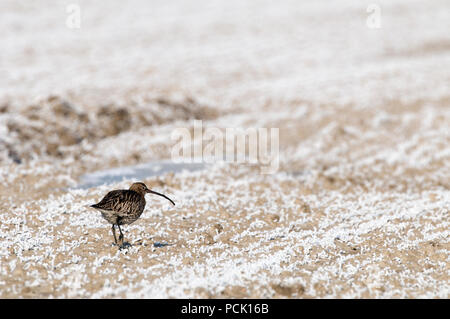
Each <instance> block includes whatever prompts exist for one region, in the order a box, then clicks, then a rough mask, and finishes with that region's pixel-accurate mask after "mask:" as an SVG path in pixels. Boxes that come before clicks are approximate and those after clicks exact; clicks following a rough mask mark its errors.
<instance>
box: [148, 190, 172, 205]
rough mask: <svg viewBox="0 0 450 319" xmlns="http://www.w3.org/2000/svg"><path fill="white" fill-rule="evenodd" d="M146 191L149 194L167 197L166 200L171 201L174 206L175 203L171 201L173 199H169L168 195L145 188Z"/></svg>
mask: <svg viewBox="0 0 450 319" xmlns="http://www.w3.org/2000/svg"><path fill="white" fill-rule="evenodd" d="M147 193H151V194H155V195H159V196H162V197H164V198H165V199H167V200H168V201H170V202H171V203H172V205H173V206H175V203H174V202H173V200H171V199H170V198H169V197H167V196H166V195H164V194H160V193H158V192H155V191H152V190H151V189H147Z"/></svg>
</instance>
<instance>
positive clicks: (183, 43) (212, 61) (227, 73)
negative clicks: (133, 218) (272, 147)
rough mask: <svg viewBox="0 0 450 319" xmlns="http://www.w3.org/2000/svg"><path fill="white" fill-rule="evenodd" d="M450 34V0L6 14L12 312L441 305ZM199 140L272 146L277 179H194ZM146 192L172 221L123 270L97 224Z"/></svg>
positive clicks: (175, 4)
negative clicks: (106, 207) (148, 305)
mask: <svg viewBox="0 0 450 319" xmlns="http://www.w3.org/2000/svg"><path fill="white" fill-rule="evenodd" d="M71 4H75V5H76V6H75V8H79V9H80V28H70V27H68V25H67V22H68V19H69V18H70V17H71V14H73V10H69V12H68V11H67V9H68V8H72V9H73V8H74V6H69V7H68V5H71ZM373 5H375V7H376V8H378V9H379V13H380V15H379V17H380V20H379V21H380V28H371V26H372V24H371V23H372V22H373V20H370V19H371V18H373V16H372V15H373V14H374V12H373V10H368V8H369V7H370V8H373V7H374V6H373ZM368 19H369V23H368ZM70 21H73V20H70ZM70 21H69V22H70ZM70 25H71V24H70V23H69V26H70ZM449 30H450V4H449V2H448V1H446V0H442V1H439V0H436V1H406V0H395V1H377V2H373V1H341V0H339V1H338V0H334V1H330V0H326V1H325V0H323V1H293V0H292V1H277V2H273V1H248V2H244V1H208V2H205V3H200V2H198V1H171V2H167V1H144V0H132V1H126V2H124V1H104V2H103V3H102V2H100V1H96V2H93V1H44V0H42V1H34V2H30V1H9V0H3V1H1V2H0V39H1V42H0V43H1V50H0V182H1V183H0V212H1V216H0V217H1V219H0V297H3V298H17V297H24V298H30V297H44V298H47V297H54V298H65V297H87V298H90V297H92V298H95V297H101V298H111V297H130V298H131V297H146V298H154V297H163V298H165V297H193V298H199V297H225V298H228V297H262V298H274V297H275V298H284V297H287V298H304V297H312V298H355V297H358V298H378V297H379V298H398V297H400V298H434V297H439V298H449V297H450V285H449V279H450V266H449V249H450V243H449V235H450V234H449V229H450V227H449V221H450V218H449V208H450V184H449V183H450V130H449V127H450V71H449V70H450V34H449ZM194 120H202V124H203V127H204V128H208V127H210V128H212V127H215V128H220V129H222V130H224V129H226V128H232V127H234V128H279V169H278V171H277V172H276V173H274V174H268V175H263V174H261V173H260V172H261V171H260V169H259V168H260V167H259V166H258V165H246V164H233V163H223V162H220V163H219V162H217V163H208V164H206V163H204V164H202V163H200V164H199V163H197V164H191V165H186V166H185V168H187V169H186V170H182V169H181V168H183V167H184V165H183V164H176V163H171V152H172V148H173V146H174V144H175V141H174V140H172V135H173V132H174V131H175V130H176V129H177V128H187V129H189V130H193V129H194V127H195V123H196V122H195V121H194ZM195 142H196V143H198V142H199V141H198V140H197V141H195ZM148 163H154V164H148ZM137 179H141V180H143V181H145V182H146V184H147V185H149V187H151V188H153V189H155V190H156V191H160V192H163V193H165V194H167V195H169V197H171V198H172V199H174V200H175V202H176V204H177V205H176V206H175V207H172V206H171V205H169V204H168V203H167V202H166V201H164V200H162V199H159V198H155V197H151V196H150V195H148V196H147V201H148V203H147V207H146V210H145V212H144V214H143V216H142V217H141V219H139V220H138V221H137V222H135V223H134V224H132V225H130V226H124V227H123V229H124V231H125V239H126V240H127V241H128V242H129V243H130V244H131V247H129V248H128V249H124V250H120V251H119V250H118V249H117V247H114V246H112V245H111V242H112V235H111V232H110V225H108V224H107V223H106V222H105V221H104V220H103V219H102V218H101V216H100V214H99V213H98V212H96V211H94V210H92V209H91V208H88V206H89V205H90V204H93V203H95V202H97V201H98V200H100V199H101V197H102V196H104V195H105V194H106V192H108V191H109V190H111V189H115V188H128V187H129V185H130V183H131V182H133V181H136V180H137ZM87 187H90V188H87Z"/></svg>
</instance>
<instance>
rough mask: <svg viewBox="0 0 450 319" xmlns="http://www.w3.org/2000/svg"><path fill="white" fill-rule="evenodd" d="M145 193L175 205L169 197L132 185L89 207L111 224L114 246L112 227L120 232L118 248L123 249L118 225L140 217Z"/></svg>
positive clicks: (113, 230)
mask: <svg viewBox="0 0 450 319" xmlns="http://www.w3.org/2000/svg"><path fill="white" fill-rule="evenodd" d="M146 193H151V194H155V195H159V196H162V197H164V198H166V199H168V200H169V201H170V202H171V203H172V204H173V205H175V203H174V202H173V201H172V200H171V199H170V198H169V197H167V196H166V195H163V194H160V193H157V192H155V191H152V190H150V189H148V188H147V186H146V185H145V184H144V183H134V184H133V185H131V187H130V189H118V190H114V191H110V192H109V193H108V194H106V196H105V197H103V199H102V200H101V201H100V202H99V203H97V204H94V205H91V207H93V208H95V209H97V210H99V211H100V212H101V213H102V216H103V218H104V219H106V220H107V221H108V222H109V223H110V224H112V233H113V236H114V242H115V243H116V244H117V239H116V230H115V228H114V225H117V227H118V228H119V231H120V235H119V246H120V247H123V234H122V230H121V229H120V225H128V224H131V223H133V222H135V221H136V220H137V219H138V218H139V217H140V216H141V215H142V212H143V211H144V208H145V194H146Z"/></svg>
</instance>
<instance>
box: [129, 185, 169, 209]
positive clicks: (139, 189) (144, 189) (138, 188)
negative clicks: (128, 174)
mask: <svg viewBox="0 0 450 319" xmlns="http://www.w3.org/2000/svg"><path fill="white" fill-rule="evenodd" d="M130 190H131V191H135V192H136V193H139V194H141V195H142V196H145V194H147V193H151V194H155V195H159V196H162V197H164V198H165V199H167V200H168V201H170V202H171V203H172V205H175V203H174V202H173V200H171V199H170V198H169V197H167V196H166V195H163V194H160V193H158V192H155V191H152V190H151V189H149V188H148V187H147V185H145V184H144V183H141V182H139V183H133V185H131V186H130Z"/></svg>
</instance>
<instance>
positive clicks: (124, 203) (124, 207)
mask: <svg viewBox="0 0 450 319" xmlns="http://www.w3.org/2000/svg"><path fill="white" fill-rule="evenodd" d="M139 200H141V198H140V195H139V194H137V193H136V192H133V191H129V190H115V191H111V192H109V193H108V194H106V196H105V197H103V199H102V200H101V201H100V202H99V203H98V204H95V205H92V207H94V208H97V209H101V210H109V211H115V212H116V213H117V215H119V216H125V215H128V214H129V213H130V211H131V209H132V207H133V203H136V202H139Z"/></svg>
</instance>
